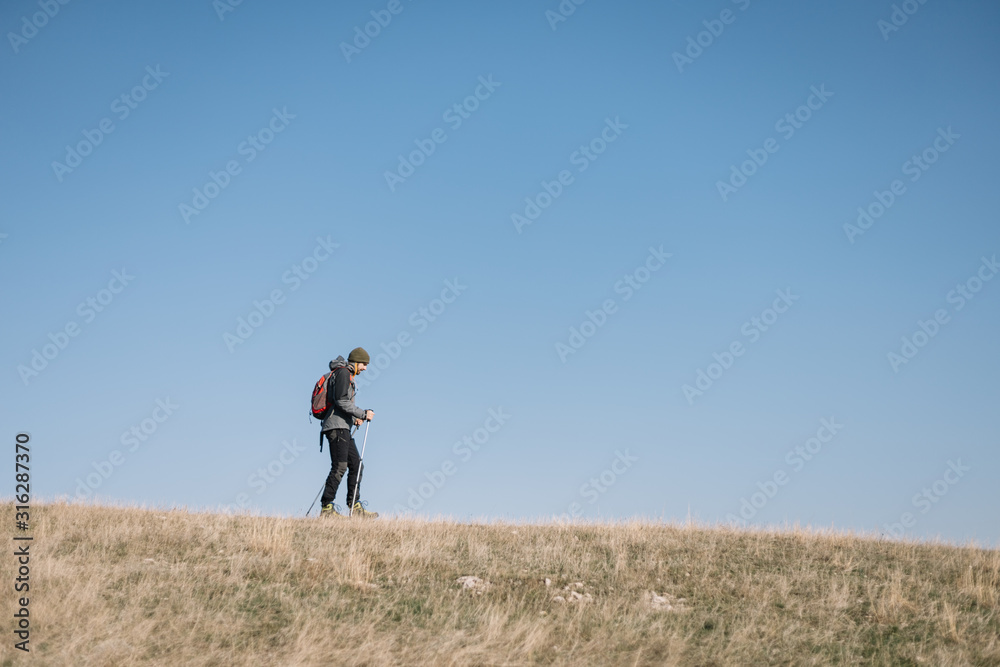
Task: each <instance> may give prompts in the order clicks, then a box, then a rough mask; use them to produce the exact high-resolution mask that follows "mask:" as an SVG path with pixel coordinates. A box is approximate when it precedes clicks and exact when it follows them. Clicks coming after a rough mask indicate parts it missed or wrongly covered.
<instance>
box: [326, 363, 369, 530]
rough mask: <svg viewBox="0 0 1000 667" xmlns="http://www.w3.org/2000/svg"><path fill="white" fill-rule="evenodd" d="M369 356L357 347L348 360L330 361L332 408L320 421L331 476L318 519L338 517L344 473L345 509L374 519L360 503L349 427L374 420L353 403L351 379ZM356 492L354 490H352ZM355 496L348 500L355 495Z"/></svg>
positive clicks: (358, 466) (358, 465) (356, 457)
mask: <svg viewBox="0 0 1000 667" xmlns="http://www.w3.org/2000/svg"><path fill="white" fill-rule="evenodd" d="M370 361H371V357H369V356H368V353H367V352H365V350H364V348H361V347H356V348H354V349H353V350H351V353H350V354H349V355H347V361H346V362H345V361H344V357H343V356H340V357H337V358H336V359H334V360H333V361H331V362H330V379H329V382H330V386H329V387H328V389H327V391H328V392H329V396H330V400H329V405H330V406H331V409H330V415H329V416H328V417H327V418H326V419H325V420H323V433H325V434H326V438H327V442H329V444H330V475H329V476H328V477H327V478H326V488H324V489H323V500H322V501H321V505H322V507H323V509H322V511H321V512H320V516H341V515H340V514H338V513H337V512H336V511H335V510H334V509H333V500H334V498H336V496H337V488H338V487H339V486H340V480H341V479H343V478H344V473H345V472H347V507H348V510H349V513H350V515H351V516H361V517H366V518H374V517H377V516H378V513H377V512H369V511H368V510H366V509H365V508H364V506H363V504H362V502H361V500H360V495H361V473H362V472H363V471H364V466H362V465H361V456H360V455H359V454H358V447H357V445H355V444H354V438H352V437H351V426H352V425H353V426H361V423H362V422H364V421H371V420H372V419H374V417H375V413H374V412H373V411H372V410H362V409H360V408H359V407H357V406H356V405H355V404H354V394H355V391H356V390H355V387H354V377H355V376H356V375H357V374H358V373H361V372H363V371H364V370H365V369H366V368H367V367H368V364H369V362H370ZM355 490H356V491H355ZM355 493H356V496H355V497H353V498H352V497H351V496H352V494H355Z"/></svg>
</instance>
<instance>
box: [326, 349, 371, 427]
mask: <svg viewBox="0 0 1000 667" xmlns="http://www.w3.org/2000/svg"><path fill="white" fill-rule="evenodd" d="M330 370H331V371H333V377H331V378H330V380H329V382H330V386H329V387H327V396H328V397H329V398H328V400H329V401H330V403H331V404H332V405H333V410H331V411H330V416H329V417H327V418H326V419H324V420H323V430H324V431H331V430H333V429H335V428H351V427H352V426H354V418H355V417H357V418H358V419H364V418H365V411H364V410H362V409H361V408H359V407H358V406H356V405H354V394H355V392H356V389H355V387H354V381H353V380H352V379H351V371H350V370H349V369H348V368H347V360H346V359H344V357H343V356H339V357H337V358H336V359H334V360H333V361H331V362H330Z"/></svg>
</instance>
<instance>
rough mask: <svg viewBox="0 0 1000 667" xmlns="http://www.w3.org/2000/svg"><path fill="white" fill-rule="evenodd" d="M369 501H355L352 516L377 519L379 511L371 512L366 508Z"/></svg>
mask: <svg viewBox="0 0 1000 667" xmlns="http://www.w3.org/2000/svg"><path fill="white" fill-rule="evenodd" d="M367 504H368V503H361V502H357V503H354V509H352V510H351V516H360V517H362V518H364V519H375V518H378V512H369V511H368V510H366V509H365V507H364V506H365V505H367Z"/></svg>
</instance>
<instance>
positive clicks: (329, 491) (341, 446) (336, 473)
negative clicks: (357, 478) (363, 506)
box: [321, 428, 357, 507]
mask: <svg viewBox="0 0 1000 667" xmlns="http://www.w3.org/2000/svg"><path fill="white" fill-rule="evenodd" d="M344 436H346V438H345V437H344ZM326 439H327V442H328V443H329V445H330V447H329V449H330V474H329V475H327V478H326V487H325V488H324V489H323V499H322V501H321V504H322V505H323V506H326V505H329V504H330V503H332V502H333V501H334V499H335V498H336V497H337V489H338V488H339V487H340V480H341V479H343V478H344V473H345V472H347V450H348V444H353V441H352V440H351V437H350V431H349V430H347V429H343V428H336V429H333V430H332V431H327V432H326ZM355 451H357V450H355ZM348 507H350V505H348Z"/></svg>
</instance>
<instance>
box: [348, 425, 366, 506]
mask: <svg viewBox="0 0 1000 667" xmlns="http://www.w3.org/2000/svg"><path fill="white" fill-rule="evenodd" d="M348 442H349V444H348V445H345V447H344V450H345V452H346V456H345V459H346V460H347V469H348V473H347V509H348V510H350V509H351V508H353V507H354V503H356V502H358V500H359V499H360V498H361V473H362V472H364V466H363V465H362V464H361V455H360V454H358V446H357V445H356V444H354V438H349V439H348ZM355 488H357V497H352V496H354V495H355V491H354V489H355Z"/></svg>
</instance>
